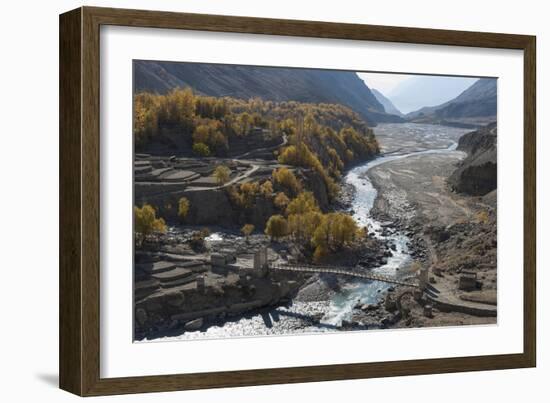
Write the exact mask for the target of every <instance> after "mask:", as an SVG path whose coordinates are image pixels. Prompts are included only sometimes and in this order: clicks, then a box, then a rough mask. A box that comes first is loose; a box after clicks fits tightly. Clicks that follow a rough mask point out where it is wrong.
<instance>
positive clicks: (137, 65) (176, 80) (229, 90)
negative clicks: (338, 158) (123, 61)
mask: <svg viewBox="0 0 550 403" xmlns="http://www.w3.org/2000/svg"><path fill="white" fill-rule="evenodd" d="M134 86H135V88H134V89H135V91H136V92H142V91H149V92H156V93H160V94H164V93H166V92H168V91H170V90H171V89H173V88H177V87H191V88H193V89H194V90H195V91H197V92H199V93H201V94H204V95H209V96H231V97H234V98H240V99H250V98H254V97H259V98H262V99H264V100H271V101H278V102H281V101H299V102H311V103H338V104H342V105H346V106H348V107H350V108H351V109H353V110H354V111H355V112H357V113H358V114H359V115H360V116H362V117H363V118H364V119H365V120H366V121H367V123H368V124H369V125H371V126H374V125H376V123H381V122H402V121H404V120H403V119H402V118H401V117H400V116H397V115H392V114H389V113H386V112H385V109H384V106H383V105H382V104H381V103H380V102H379V101H378V100H377V99H376V97H375V95H374V94H373V93H372V92H371V90H370V89H369V87H368V86H367V85H366V84H365V83H364V82H363V80H361V79H360V78H359V77H358V76H357V74H356V73H355V72H351V71H349V72H348V71H333V70H316V69H298V68H284V67H256V66H239V65H222V64H206V63H181V62H157V61H134Z"/></svg>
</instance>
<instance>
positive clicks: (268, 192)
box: [260, 180, 273, 199]
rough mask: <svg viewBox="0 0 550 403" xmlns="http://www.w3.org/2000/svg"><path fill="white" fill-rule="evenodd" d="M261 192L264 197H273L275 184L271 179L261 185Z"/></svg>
mask: <svg viewBox="0 0 550 403" xmlns="http://www.w3.org/2000/svg"><path fill="white" fill-rule="evenodd" d="M260 193H261V194H262V196H263V197H265V198H266V199H268V198H271V197H272V196H273V184H272V183H271V181H269V180H267V181H265V182H264V183H262V185H261V186H260Z"/></svg>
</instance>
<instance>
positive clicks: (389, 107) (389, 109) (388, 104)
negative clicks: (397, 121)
mask: <svg viewBox="0 0 550 403" xmlns="http://www.w3.org/2000/svg"><path fill="white" fill-rule="evenodd" d="M370 90H371V92H372V93H373V95H374V96H375V97H376V99H377V100H378V102H380V103H381V104H382V106H383V107H384V110H385V111H386V113H390V114H392V115H397V116H403V114H402V113H401V111H400V110H399V109H397V108H396V107H395V105H394V104H393V103H392V101H390V100H389V99H388V98H386V96H384V94H382V93H381V92H380V91H378V90H377V89H375V88H371V89H370Z"/></svg>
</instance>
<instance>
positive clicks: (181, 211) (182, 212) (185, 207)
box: [178, 197, 191, 220]
mask: <svg viewBox="0 0 550 403" xmlns="http://www.w3.org/2000/svg"><path fill="white" fill-rule="evenodd" d="M190 205H191V203H190V202H189V199H188V198H187V197H182V198H181V199H180V200H179V202H178V216H179V217H180V219H182V220H183V219H185V217H187V214H188V213H189V207H190Z"/></svg>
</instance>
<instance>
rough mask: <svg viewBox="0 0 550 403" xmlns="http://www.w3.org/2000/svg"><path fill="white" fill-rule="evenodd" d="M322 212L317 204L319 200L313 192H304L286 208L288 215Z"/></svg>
mask: <svg viewBox="0 0 550 403" xmlns="http://www.w3.org/2000/svg"><path fill="white" fill-rule="evenodd" d="M310 212H313V213H320V212H321V210H320V209H319V206H318V205H317V200H315V196H313V193H311V192H302V193H300V194H299V195H298V196H297V197H296V198H295V199H293V200H292V201H291V202H290V203H289V204H288V206H287V208H286V215H292V214H306V213H310Z"/></svg>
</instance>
